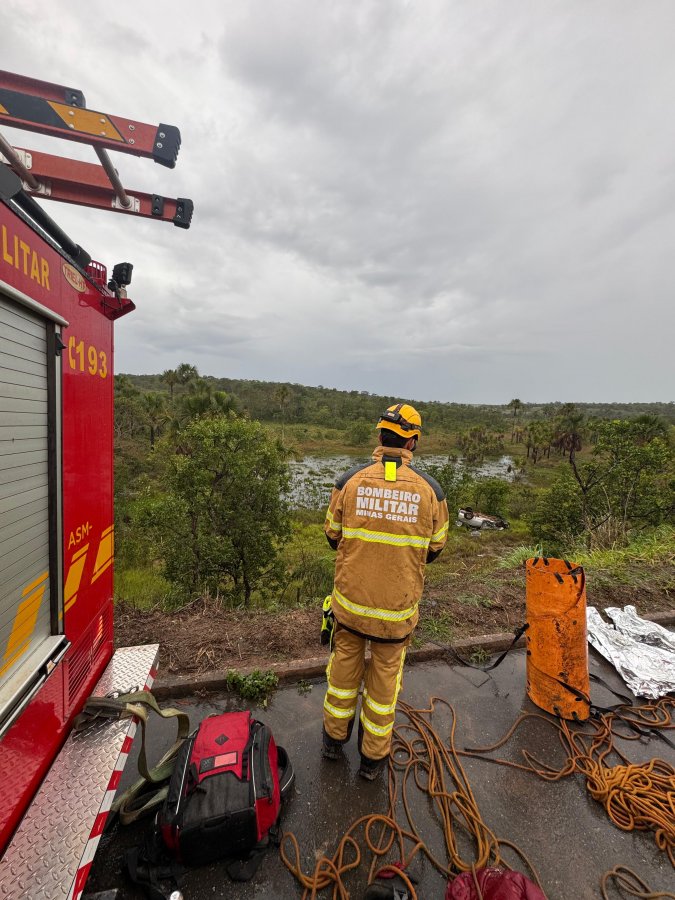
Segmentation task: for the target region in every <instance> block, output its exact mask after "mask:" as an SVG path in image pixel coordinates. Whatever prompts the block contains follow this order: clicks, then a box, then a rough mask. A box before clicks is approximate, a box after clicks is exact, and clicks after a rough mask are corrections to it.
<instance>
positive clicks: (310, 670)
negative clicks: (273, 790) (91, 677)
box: [152, 610, 675, 700]
mask: <svg viewBox="0 0 675 900" xmlns="http://www.w3.org/2000/svg"><path fill="white" fill-rule="evenodd" d="M644 618H645V619H648V620H649V621H650V622H656V623H657V624H658V625H662V626H664V627H667V626H669V625H675V610H672V611H670V610H666V611H665V612H656V613H652V615H649V616H644ZM512 641H513V633H510V632H507V633H501V634H480V635H476V636H475V637H468V638H462V639H461V640H458V641H455V642H454V643H453V644H451V645H449V646H446V645H444V644H436V643H427V644H423V645H422V646H421V647H418V648H417V649H414V650H409V651H408V653H407V654H406V662H407V663H412V664H415V663H422V662H430V661H432V660H435V659H443V658H445V657H447V656H448V655H449V654H452V652H453V651H454V652H456V653H457V654H458V655H459V656H465V655H466V654H468V653H471V652H474V651H476V650H479V649H480V650H483V651H484V652H485V653H487V654H489V655H492V654H493V653H500V652H501V651H502V650H506V648H507V647H508V646H509V645H510V644H511V642H512ZM524 645H525V638H524V637H521V638H520V639H519V640H518V641H517V643H516V645H515V646H516V647H523V646H524ZM327 662H328V654H327V653H326V654H325V655H324V656H313V657H310V658H308V659H295V660H291V661H290V662H284V663H272V664H271V665H270V666H269V668H268V669H267V670H266V671H269V670H270V669H271V670H272V671H273V672H275V673H276V675H277V677H278V679H279V684H292V683H293V682H296V681H303V680H308V679H310V678H320V677H322V676H323V675H324V673H325V671H326V663H327ZM259 668H260V667H259V666H243V667H242V668H237V669H236V670H235V671H237V672H238V673H239V674H240V675H248V674H250V673H251V672H253V671H255V670H256V669H259ZM233 669H234V667H233V666H232V667H230V668H229V669H220V670H218V671H216V672H208V673H205V674H196V673H192V674H190V675H175V676H173V677H170V678H169V677H167V678H162V677H161V676H160V677H159V678H158V680H157V681H156V682H155V684H154V686H153V689H152V692H153V694H154V695H155V697H157V699H158V700H169V699H173V698H178V697H188V696H190V695H192V694H195V693H197V692H207V693H211V692H214V691H220V692H222V691H227V689H228V688H227V675H228V672H231V671H233Z"/></svg>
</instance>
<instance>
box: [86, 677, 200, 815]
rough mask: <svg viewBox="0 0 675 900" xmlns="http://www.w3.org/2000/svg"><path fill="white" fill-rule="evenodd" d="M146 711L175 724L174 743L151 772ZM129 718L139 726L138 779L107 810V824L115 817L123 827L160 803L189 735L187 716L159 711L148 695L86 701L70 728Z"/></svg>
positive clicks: (167, 709) (133, 693)
mask: <svg viewBox="0 0 675 900" xmlns="http://www.w3.org/2000/svg"><path fill="white" fill-rule="evenodd" d="M150 711H153V712H156V713H157V715H159V716H161V717H162V718H163V719H175V720H176V739H175V741H174V743H173V744H172V745H171V747H170V748H169V749H168V750H167V751H166V753H165V754H164V755H163V756H162V758H161V759H160V760H159V762H158V763H157V765H155V766H153V767H152V768H150V767H149V766H148V760H147V755H146V751H145V729H146V725H147V722H148V718H149V713H150ZM131 716H136V718H137V719H138V721H139V722H140V725H141V749H140V751H139V754H138V772H139V774H140V776H141V777H140V778H139V779H138V780H137V781H136V782H134V784H132V785H131V787H130V788H128V789H127V790H126V791H125V792H124V793H123V794H122V795H121V796H119V797H117V798H116V799H115V802H114V803H113V805H112V807H111V810H110V811H111V814H112V815H111V817H110V820H112V819H114V816H115V814H116V813H119V816H120V821H121V822H122V824H123V825H128V824H129V823H130V822H135V821H136V819H139V818H141V817H142V816H145V815H148V814H149V813H150V812H152V811H153V810H154V809H156V808H157V807H158V806H159V805H160V804H161V803H163V801H164V798H165V797H166V794H167V791H168V786H167V784H166V782H167V781H168V779H169V778H170V777H171V773H172V772H173V769H174V765H175V762H176V755H177V753H178V751H179V750H180V748H181V747H182V745H183V743H184V741H185V739H186V737H187V736H188V733H189V731H190V719H189V716H188V714H187V713H186V712H183V711H182V710H179V709H174V708H173V707H167V708H166V709H162V708H161V707H160V706H159V705H158V703H157V700H156V699H155V697H154V695H153V694H151V693H150V691H132V692H130V693H127V694H119V695H117V696H114V695H113V696H107V697H89V699H88V700H87V702H86V703H85V705H84V708H83V710H82V712H81V713H80V714H79V715H78V716H77V718H76V719H75V725H74V727H75V730H76V731H82V730H84V729H85V728H87V727H89V725H91V724H92V723H94V722H96V721H98V720H100V719H124V718H130V717H131ZM110 820H109V821H110Z"/></svg>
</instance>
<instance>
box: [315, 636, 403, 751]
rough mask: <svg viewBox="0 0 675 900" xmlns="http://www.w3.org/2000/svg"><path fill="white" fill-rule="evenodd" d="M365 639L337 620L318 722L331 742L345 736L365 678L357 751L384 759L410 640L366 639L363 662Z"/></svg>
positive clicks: (352, 719)
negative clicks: (361, 735)
mask: <svg viewBox="0 0 675 900" xmlns="http://www.w3.org/2000/svg"><path fill="white" fill-rule="evenodd" d="M366 642H367V638H365V637H359V635H356V634H352V633H351V632H350V631H347V630H346V629H344V628H341V627H340V624H339V623H338V622H336V624H335V634H334V636H333V649H332V652H331V655H330V659H329V660H328V668H327V669H326V678H327V680H328V689H327V690H326V699H325V700H324V703H323V724H324V728H325V730H326V733H327V734H328V736H329V737H331V738H332V739H333V740H334V741H347V740H349V737H350V736H351V733H352V728H353V726H354V719H355V717H356V708H357V705H358V700H359V691H360V689H361V683H362V682H364V686H363V698H362V701H361V713H360V716H359V723H360V725H361V729H362V733H363V740H362V743H361V746H360V748H359V749H360V751H361V753H362V754H363V755H364V756H367V757H368V758H369V759H383V758H384V757H385V756H388V755H389V748H390V746H391V733H392V729H393V727H394V718H395V713H396V700H397V698H398V694H399V691H400V690H401V682H402V680H403V663H404V661H405V651H406V647H407V646H408V643H409V640H407V639H406V640H404V641H401V643H397V644H382V643H377V642H375V641H371V643H370V654H371V656H370V661H369V663H368V665H367V666H366Z"/></svg>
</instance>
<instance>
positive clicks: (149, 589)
mask: <svg viewBox="0 0 675 900" xmlns="http://www.w3.org/2000/svg"><path fill="white" fill-rule="evenodd" d="M119 600H122V601H124V602H125V603H128V604H129V605H130V606H133V607H135V608H136V609H152V608H153V607H156V606H161V607H163V608H165V609H173V608H174V607H176V606H180V605H181V604H182V602H183V601H184V600H185V597H184V595H183V593H182V592H181V591H180V590H179V588H178V587H177V586H176V585H175V584H173V583H172V582H171V581H167V579H166V578H164V577H163V576H162V575H160V574H159V572H156V571H155V570H154V569H150V568H134V569H117V570H116V571H115V601H119Z"/></svg>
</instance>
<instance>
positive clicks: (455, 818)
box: [280, 697, 543, 900]
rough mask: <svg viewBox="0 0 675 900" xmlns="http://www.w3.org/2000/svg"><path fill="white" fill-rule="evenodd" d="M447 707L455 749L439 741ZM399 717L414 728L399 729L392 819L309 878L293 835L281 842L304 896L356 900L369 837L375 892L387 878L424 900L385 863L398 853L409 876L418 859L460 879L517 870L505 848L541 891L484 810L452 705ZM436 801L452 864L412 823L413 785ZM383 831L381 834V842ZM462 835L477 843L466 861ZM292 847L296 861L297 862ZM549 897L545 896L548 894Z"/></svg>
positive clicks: (352, 833)
mask: <svg viewBox="0 0 675 900" xmlns="http://www.w3.org/2000/svg"><path fill="white" fill-rule="evenodd" d="M438 705H442V706H444V707H446V708H447V709H448V710H449V711H450V714H451V716H452V725H451V730H450V737H449V740H448V743H447V745H446V744H445V743H444V742H443V741H442V739H441V738H440V737H439V735H438V733H437V731H436V730H435V729H434V727H433V725H432V718H433V715H434V711H435V708H436V706H438ZM398 711H399V712H400V713H402V714H403V716H404V717H405V719H406V721H405V722H403V723H401V724H399V725H398V726H397V727H396V728H395V729H394V736H393V741H392V753H391V756H390V759H389V770H388V771H389V801H388V803H389V805H388V810H387V814H386V815H380V814H374V815H368V816H362V817H361V818H359V819H357V820H356V821H355V822H353V823H352V825H351V826H350V827H349V828H348V829H347V831H346V832H345V834H344V835H343V836H342V838H341V839H340V841H339V843H338V846H337V849H336V851H335V853H334V854H333V856H332V857H331V858H328V857H326V856H323V857H321V859H319V860H318V862H317V863H316V866H315V868H314V871H313V872H312V873H311V874H308V873H305V872H304V871H303V869H302V864H301V861H300V846H299V844H298V840H297V838H296V837H295V835H294V834H292V833H291V832H286V833H285V834H284V835H283V837H282V841H281V847H280V854H281V858H282V860H283V862H284V864H285V865H286V867H287V868H288V869H289V871H290V872H291V873H292V874H293V875H294V876H295V878H296V879H297V880H298V882H299V883H300V885H301V886H302V888H303V894H302V898H303V900H315V898H316V897H317V896H318V894H319V892H320V891H322V890H324V889H326V888H329V887H331V886H332V897H333V900H349V896H350V895H349V892H348V890H347V888H346V886H345V883H344V877H345V876H346V875H347V874H348V873H349V872H352V871H353V870H355V869H357V868H358V867H359V866H360V865H361V861H362V858H363V851H362V848H361V846H360V843H359V839H358V837H357V835H358V833H359V832H362V836H361V841H362V842H363V844H364V845H365V850H366V851H367V852H369V853H370V854H371V855H372V859H371V863H370V869H369V872H368V880H367V883H368V884H370V883H371V882H372V881H374V880H375V878H376V877H377V876H378V874H379V873H381V872H383V871H387V870H391V871H395V873H396V874H397V875H398V876H399V877H400V878H401V879H402V880H403V882H404V884H405V885H406V887H407V889H408V892H409V893H410V896H411V897H412V898H413V900H417V896H418V895H417V892H416V890H415V886H414V885H413V883H412V882H411V881H410V879H409V877H408V876H407V874H406V872H405V871H404V870H402V869H399V868H398V867H396V868H394V867H393V866H392V865H391V864H389V865H387V864H386V863H385V857H386V856H387V855H388V854H390V853H391V851H392V850H393V849H394V848H396V855H397V857H398V859H399V860H400V861H401V862H402V863H403V866H404V868H405V869H407V868H408V867H409V865H410V863H411V862H412V860H413V859H414V857H415V856H416V855H417V854H418V853H423V854H424V855H425V856H426V857H427V859H429V861H430V862H431V864H432V865H433V866H434V867H435V868H436V869H437V870H438V871H439V872H440V873H441V874H442V875H444V876H446V877H448V878H449V877H452V876H453V875H456V874H457V873H458V872H467V871H471V872H473V873H474V878H475V872H476V870H477V869H480V868H483V867H484V866H487V865H502V866H504V867H505V868H510V866H509V865H508V863H506V862H505V861H504V859H503V858H502V856H501V852H500V850H501V848H502V847H510V848H511V849H512V850H514V851H515V852H516V854H517V855H518V856H520V858H521V859H522V860H523V861H524V862H525V864H526V866H527V867H528V868H529V870H530V871H531V872H532V874H533V876H534V879H535V880H536V882H537V884H539V886H540V887H541V882H540V881H539V877H538V875H537V873H536V871H535V870H534V867H533V866H532V864H531V863H530V862H529V860H528V859H527V857H526V856H525V854H524V853H523V852H522V851H521V850H520V849H519V848H518V847H517V846H516V845H515V844H512V843H511V842H510V841H507V840H503V839H500V838H498V837H496V836H495V834H494V833H493V832H492V830H491V829H490V828H489V827H488V826H487V825H486V824H485V822H484V821H483V819H482V816H481V814H480V810H479V808H478V804H477V802H476V799H475V797H474V795H473V791H472V790H471V785H470V784H469V780H468V778H467V775H466V772H465V771H464V768H463V766H462V764H461V762H460V759H459V754H458V751H457V749H456V746H455V728H456V722H457V719H456V715H455V710H454V708H453V707H452V706H451V704H450V703H448V702H447V701H446V700H443V699H442V698H439V697H434V698H432V699H431V701H430V705H429V707H428V708H427V709H415V708H413V707H411V706H409V705H408V704H407V703H403V702H399V704H398ZM411 781H414V783H415V785H416V787H417V788H418V789H419V790H420V791H421V792H423V793H424V794H426V795H427V796H428V797H429V799H430V800H432V801H433V803H434V805H435V807H436V810H437V813H438V816H439V818H440V821H441V822H442V830H443V838H444V842H445V856H446V858H445V859H444V860H441V859H439V858H437V856H436V855H435V854H434V853H432V852H431V850H430V849H429V847H428V846H427V845H426V843H425V842H424V841H423V840H422V838H421V837H420V834H419V831H418V829H417V827H416V825H415V822H414V820H413V817H412V812H411V809H410V802H409V796H408V792H409V783H410V782H411ZM399 803H400V804H402V806H403V809H404V811H405V817H406V819H407V824H406V826H403V825H401V824H400V823H399V822H398V821H397V820H396V809H397V806H398V805H399ZM376 826H379V827H378V828H377V831H378V834H377V835H374V834H373V829H374V828H376ZM457 829H460V830H461V831H462V832H464V833H465V834H468V835H469V836H470V837H471V839H472V842H473V853H472V856H471V858H465V857H463V856H462V854H461V852H460V849H459V847H458V845H457ZM287 845H290V848H291V850H292V854H291V855H289V852H288V851H287ZM542 891H543V888H542Z"/></svg>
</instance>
